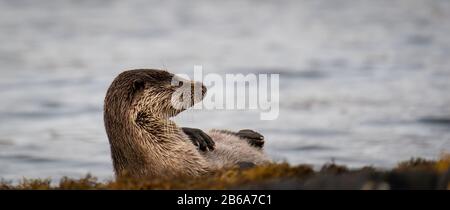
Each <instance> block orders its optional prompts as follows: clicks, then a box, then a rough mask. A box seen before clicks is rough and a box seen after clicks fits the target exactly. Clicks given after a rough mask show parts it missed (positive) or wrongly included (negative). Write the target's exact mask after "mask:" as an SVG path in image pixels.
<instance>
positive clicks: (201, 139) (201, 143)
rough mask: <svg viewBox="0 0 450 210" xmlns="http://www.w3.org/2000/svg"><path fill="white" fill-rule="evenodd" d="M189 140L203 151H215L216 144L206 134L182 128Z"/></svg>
mask: <svg viewBox="0 0 450 210" xmlns="http://www.w3.org/2000/svg"><path fill="white" fill-rule="evenodd" d="M181 129H182V130H183V132H184V133H185V134H186V135H188V136H189V139H190V140H191V141H192V143H193V144H194V145H195V146H198V148H199V149H200V150H201V151H207V150H208V149H209V150H214V146H215V143H214V141H213V140H212V139H211V137H209V136H208V134H206V133H205V132H203V131H202V130H200V129H198V128H181Z"/></svg>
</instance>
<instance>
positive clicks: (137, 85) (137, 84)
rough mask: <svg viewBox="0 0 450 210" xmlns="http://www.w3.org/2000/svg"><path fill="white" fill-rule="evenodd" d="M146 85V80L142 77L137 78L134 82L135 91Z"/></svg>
mask: <svg viewBox="0 0 450 210" xmlns="http://www.w3.org/2000/svg"><path fill="white" fill-rule="evenodd" d="M144 87H145V82H144V80H142V79H137V80H135V81H134V82H133V92H134V93H136V92H138V91H140V90H142V89H144Z"/></svg>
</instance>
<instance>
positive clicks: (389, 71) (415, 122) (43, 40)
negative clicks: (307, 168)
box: [0, 0, 450, 179]
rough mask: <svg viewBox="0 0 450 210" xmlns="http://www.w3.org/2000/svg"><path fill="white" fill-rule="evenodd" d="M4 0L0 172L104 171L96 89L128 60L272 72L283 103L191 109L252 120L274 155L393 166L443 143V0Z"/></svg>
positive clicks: (204, 115) (446, 54) (446, 68)
mask: <svg viewBox="0 0 450 210" xmlns="http://www.w3.org/2000/svg"><path fill="white" fill-rule="evenodd" d="M274 2H275V1H273V2H270V1H206V0H205V1H189V2H187V1H178V2H176V1H147V0H142V1H106V0H105V1H101V0H97V1H75V0H74V1H51V0H47V1H32V0H29V1H23V0H10V1H5V0H2V1H0V29H1V30H0V40H2V41H1V42H0V43H1V44H0V66H1V67H0V71H1V78H0V98H1V103H0V177H4V178H6V179H20V178H21V177H41V178H45V177H52V178H54V179H57V178H59V177H61V176H71V177H80V176H83V175H84V174H86V173H88V172H90V173H92V174H94V175H95V176H98V177H100V178H101V179H110V178H112V175H113V173H112V166H111V160H110V154H109V145H108V142H107V138H106V134H105V131H104V128H103V120H102V105H103V104H102V103H103V98H104V94H105V92H106V89H107V87H108V85H109V84H110V82H111V81H112V79H113V78H114V77H115V76H116V75H117V74H118V73H119V72H121V71H122V70H125V69H132V68H145V67H147V68H150V67H151V68H168V69H170V70H171V71H172V72H177V73H191V72H192V71H193V66H194V65H197V64H200V65H203V68H204V71H205V73H211V72H215V73H221V74H224V73H227V72H241V73H265V72H273V73H280V83H281V84H280V100H281V103H280V109H281V110H280V116H279V118H278V119H277V120H275V121H260V120H259V113H258V112H255V111H220V110H217V111H197V110H196V111H189V112H185V113H183V114H181V115H180V116H178V117H177V118H176V121H177V122H178V123H179V124H180V125H182V126H190V127H199V128H202V129H208V128H228V129H234V130H237V129H242V128H253V129H256V130H258V131H260V132H261V133H262V134H264V135H265V136H266V138H267V145H266V146H267V151H268V153H269V154H270V155H271V156H272V157H273V158H274V159H276V160H280V161H288V162H290V163H292V164H298V163H307V164H313V165H315V166H319V165H321V164H323V163H326V162H329V161H331V160H334V161H335V162H337V163H339V164H346V165H348V166H350V167H359V166H362V165H373V166H376V167H382V168H388V167H392V166H394V165H395V164H396V163H397V162H398V161H401V160H406V159H409V158H410V157H413V156H414V157H425V158H437V157H438V156H439V155H440V154H441V153H442V152H449V151H450V123H449V121H450V106H449V105H450V94H449V90H450V59H449V58H450V39H449V38H448V34H450V2H449V1H443V0H442V1H439V0H434V1H430V0H422V1H419V0H404V1H399V0H397V1H392V0H383V1H356V2H355V1H351V0H338V1H335V0H333V1H324V0H315V1H296V0H295V1H294V0H293V1H276V2H277V3H274Z"/></svg>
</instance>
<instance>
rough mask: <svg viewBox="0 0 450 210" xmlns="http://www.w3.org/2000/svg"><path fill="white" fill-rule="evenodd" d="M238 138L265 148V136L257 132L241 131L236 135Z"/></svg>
mask: <svg viewBox="0 0 450 210" xmlns="http://www.w3.org/2000/svg"><path fill="white" fill-rule="evenodd" d="M236 135H237V136H239V137H241V138H244V139H246V140H247V141H248V143H249V144H250V145H252V146H255V147H263V146H264V136H262V135H261V134H259V133H258V132H256V131H253V130H250V129H244V130H240V131H238V132H237V133H236Z"/></svg>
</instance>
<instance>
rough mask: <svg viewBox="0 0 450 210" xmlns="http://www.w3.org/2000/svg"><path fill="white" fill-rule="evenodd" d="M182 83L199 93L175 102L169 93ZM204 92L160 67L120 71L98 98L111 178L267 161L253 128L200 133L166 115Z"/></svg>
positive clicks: (174, 173) (202, 170) (192, 173)
mask: <svg viewBox="0 0 450 210" xmlns="http://www.w3.org/2000/svg"><path fill="white" fill-rule="evenodd" d="M174 81H175V84H174ZM185 87H189V88H190V89H192V90H195V89H196V88H199V87H201V92H202V93H201V94H200V96H198V94H194V92H189V93H190V98H191V99H192V100H190V102H189V104H187V106H186V103H184V104H183V105H185V106H183V107H180V106H176V105H177V104H174V103H173V98H174V97H173V96H174V94H177V91H178V90H182V88H185ZM205 93H206V87H205V86H204V85H203V84H202V83H199V82H194V81H188V80H184V79H182V78H179V77H177V76H175V75H174V74H172V73H169V72H168V71H165V70H158V69H136V70H128V71H124V72H122V73H120V74H119V75H118V76H117V77H116V78H115V79H114V80H113V82H112V83H111V85H110V87H109V88H108V90H107V93H106V97H105V101H104V124H105V129H106V133H107V136H108V140H109V143H110V149H111V156H112V162H113V166H114V172H115V174H116V177H133V178H148V177H174V176H200V175H203V174H207V173H209V172H213V171H215V170H219V169H222V168H225V167H232V166H235V165H244V166H245V165H248V164H250V165H261V164H266V163H270V162H271V160H270V159H269V158H268V157H267V155H266V154H265V153H264V151H263V144H264V140H263V138H262V136H260V135H259V134H258V133H256V132H254V131H251V130H241V131H239V132H231V131H227V130H211V131H209V132H208V134H206V135H205V134H204V133H203V132H202V131H201V130H199V129H192V128H180V127H178V126H177V125H176V123H175V122H173V121H172V120H171V119H170V118H171V117H174V116H176V115H177V114H179V113H180V112H182V111H184V110H185V109H186V108H188V107H191V106H193V105H194V104H195V103H198V102H199V101H201V100H202V99H203V97H204V95H205ZM175 98H176V97H175ZM196 136H197V137H196ZM199 136H201V137H199ZM198 147H200V148H201V149H198Z"/></svg>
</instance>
